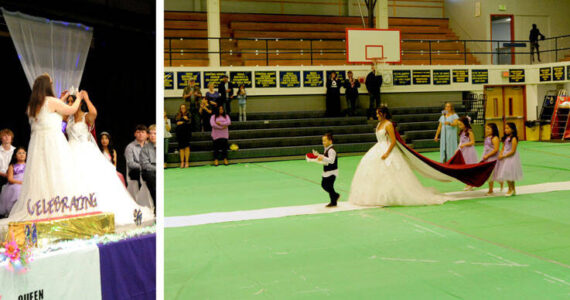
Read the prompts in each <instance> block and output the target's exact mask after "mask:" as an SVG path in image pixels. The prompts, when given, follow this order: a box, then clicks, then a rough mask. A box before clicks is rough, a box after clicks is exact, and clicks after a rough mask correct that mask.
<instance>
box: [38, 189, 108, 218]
mask: <svg viewBox="0 0 570 300" xmlns="http://www.w3.org/2000/svg"><path fill="white" fill-rule="evenodd" d="M92 207H97V198H95V193H91V194H89V197H87V196H83V195H81V196H73V197H72V198H71V199H69V198H67V197H63V198H60V197H59V196H56V197H55V198H52V199H51V200H49V201H46V199H42V200H38V201H36V202H35V203H32V200H31V199H30V200H28V215H30V216H33V215H36V216H41V215H46V214H53V213H65V212H66V211H68V212H72V211H75V212H80V211H85V210H88V209H89V208H92Z"/></svg>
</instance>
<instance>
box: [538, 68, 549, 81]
mask: <svg viewBox="0 0 570 300" xmlns="http://www.w3.org/2000/svg"><path fill="white" fill-rule="evenodd" d="M538 77H539V78H540V82H543V81H551V80H552V68H540V69H539V70H538Z"/></svg>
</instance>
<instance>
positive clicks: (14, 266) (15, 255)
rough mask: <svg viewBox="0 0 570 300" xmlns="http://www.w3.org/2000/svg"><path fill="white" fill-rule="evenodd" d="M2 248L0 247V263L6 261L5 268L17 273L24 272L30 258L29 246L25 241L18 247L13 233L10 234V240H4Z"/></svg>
mask: <svg viewBox="0 0 570 300" xmlns="http://www.w3.org/2000/svg"><path fill="white" fill-rule="evenodd" d="M3 246H4V248H1V249H0V263H3V262H4V261H7V264H6V268H7V269H8V270H10V271H15V272H17V273H26V271H27V270H28V265H29V264H30V261H31V258H32V252H31V250H30V247H29V246H28V244H27V243H26V245H24V246H23V247H21V248H20V247H19V246H18V243H17V242H16V239H15V238H14V233H11V234H10V240H8V241H6V242H4V244H3Z"/></svg>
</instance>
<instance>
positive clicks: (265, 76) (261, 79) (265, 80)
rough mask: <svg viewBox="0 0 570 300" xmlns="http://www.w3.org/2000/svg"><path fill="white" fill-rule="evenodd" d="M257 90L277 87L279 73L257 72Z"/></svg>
mask: <svg viewBox="0 0 570 300" xmlns="http://www.w3.org/2000/svg"><path fill="white" fill-rule="evenodd" d="M255 87H256V88H274V87H277V72H275V71H255Z"/></svg>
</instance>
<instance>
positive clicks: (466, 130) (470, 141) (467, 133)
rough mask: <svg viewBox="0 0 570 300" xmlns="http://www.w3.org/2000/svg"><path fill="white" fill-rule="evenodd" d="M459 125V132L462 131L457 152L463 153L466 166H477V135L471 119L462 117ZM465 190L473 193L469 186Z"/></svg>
mask: <svg viewBox="0 0 570 300" xmlns="http://www.w3.org/2000/svg"><path fill="white" fill-rule="evenodd" d="M457 125H458V127H459V130H461V131H460V133H459V147H458V148H457V150H458V151H461V154H462V155H463V159H464V160H465V163H466V164H475V163H477V162H478V160H477V150H475V135H474V134H473V130H472V129H471V125H470V124H469V119H468V118H467V117H461V118H459V122H457ZM464 190H466V191H471V190H473V187H472V186H469V185H468V186H466V187H465V189H464Z"/></svg>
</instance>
